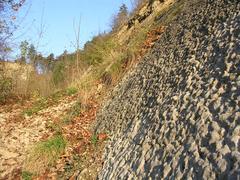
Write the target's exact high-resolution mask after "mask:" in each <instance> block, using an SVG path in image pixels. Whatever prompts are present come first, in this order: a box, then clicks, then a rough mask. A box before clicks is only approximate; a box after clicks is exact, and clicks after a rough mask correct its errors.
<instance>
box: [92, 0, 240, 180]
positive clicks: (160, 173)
mask: <svg viewBox="0 0 240 180" xmlns="http://www.w3.org/2000/svg"><path fill="white" fill-rule="evenodd" d="M184 3H185V4H184V6H183V10H182V13H181V14H179V15H178V16H177V17H176V19H175V20H174V21H173V22H171V23H170V24H169V26H168V27H167V29H166V31H165V32H164V34H163V36H162V37H161V38H160V39H159V40H158V41H157V42H156V44H155V46H154V47H153V49H152V50H151V51H150V52H149V53H148V54H147V55H146V56H145V57H144V59H143V60H142V62H141V63H140V64H139V65H138V66H137V67H136V68H135V70H134V71H132V72H130V73H129V74H128V75H127V76H126V77H125V79H123V81H122V82H121V83H120V84H119V85H118V86H117V87H116V89H115V90H114V92H113V94H112V98H111V99H110V100H109V101H108V102H106V104H105V105H104V107H103V109H102V110H101V111H100V112H99V114H98V121H97V124H96V127H95V129H96V131H97V132H102V131H107V132H109V134H110V137H111V139H110V141H109V143H108V146H107V147H106V151H105V155H104V164H103V169H102V171H101V173H100V174H99V177H98V178H99V179H149V178H152V179H191V178H192V179H237V178H240V165H239V164H240V3H239V1H238V0H216V1H215V0H193V1H190V0H189V1H184Z"/></svg>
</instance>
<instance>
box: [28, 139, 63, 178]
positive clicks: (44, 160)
mask: <svg viewBox="0 0 240 180" xmlns="http://www.w3.org/2000/svg"><path fill="white" fill-rule="evenodd" d="M66 144H67V143H66V140H65V139H64V138H63V136H62V135H55V136H53V137H51V138H49V139H48V140H46V141H42V142H39V143H37V144H36V145H35V147H33V149H32V151H31V152H30V155H29V157H28V159H27V162H26V164H25V168H24V169H25V170H26V171H28V172H34V173H37V174H39V173H42V172H44V171H45V170H46V169H47V168H49V167H52V166H53V165H54V164H55V163H56V161H57V160H58V159H59V157H60V155H61V154H62V153H63V152H64V150H65V147H66Z"/></svg>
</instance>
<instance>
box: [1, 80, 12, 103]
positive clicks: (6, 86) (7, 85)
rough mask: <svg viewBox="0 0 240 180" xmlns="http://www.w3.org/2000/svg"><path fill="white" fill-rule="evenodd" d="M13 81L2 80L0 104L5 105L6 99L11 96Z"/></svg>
mask: <svg viewBox="0 0 240 180" xmlns="http://www.w3.org/2000/svg"><path fill="white" fill-rule="evenodd" d="M11 91H12V79H10V78H0V103H5V102H6V99H7V98H8V97H9V96H10V95H11Z"/></svg>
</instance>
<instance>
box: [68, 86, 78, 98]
mask: <svg viewBox="0 0 240 180" xmlns="http://www.w3.org/2000/svg"><path fill="white" fill-rule="evenodd" d="M77 92H78V89H77V88H76V87H70V88H67V90H66V93H67V95H68V96H71V95H74V94H76V93H77Z"/></svg>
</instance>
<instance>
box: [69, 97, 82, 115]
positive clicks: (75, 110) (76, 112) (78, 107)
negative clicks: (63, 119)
mask: <svg viewBox="0 0 240 180" xmlns="http://www.w3.org/2000/svg"><path fill="white" fill-rule="evenodd" d="M81 110H82V103H81V101H77V102H76V103H75V104H74V106H73V107H72V108H71V110H70V113H69V115H70V116H71V117H76V116H79V115H80V113H81Z"/></svg>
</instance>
